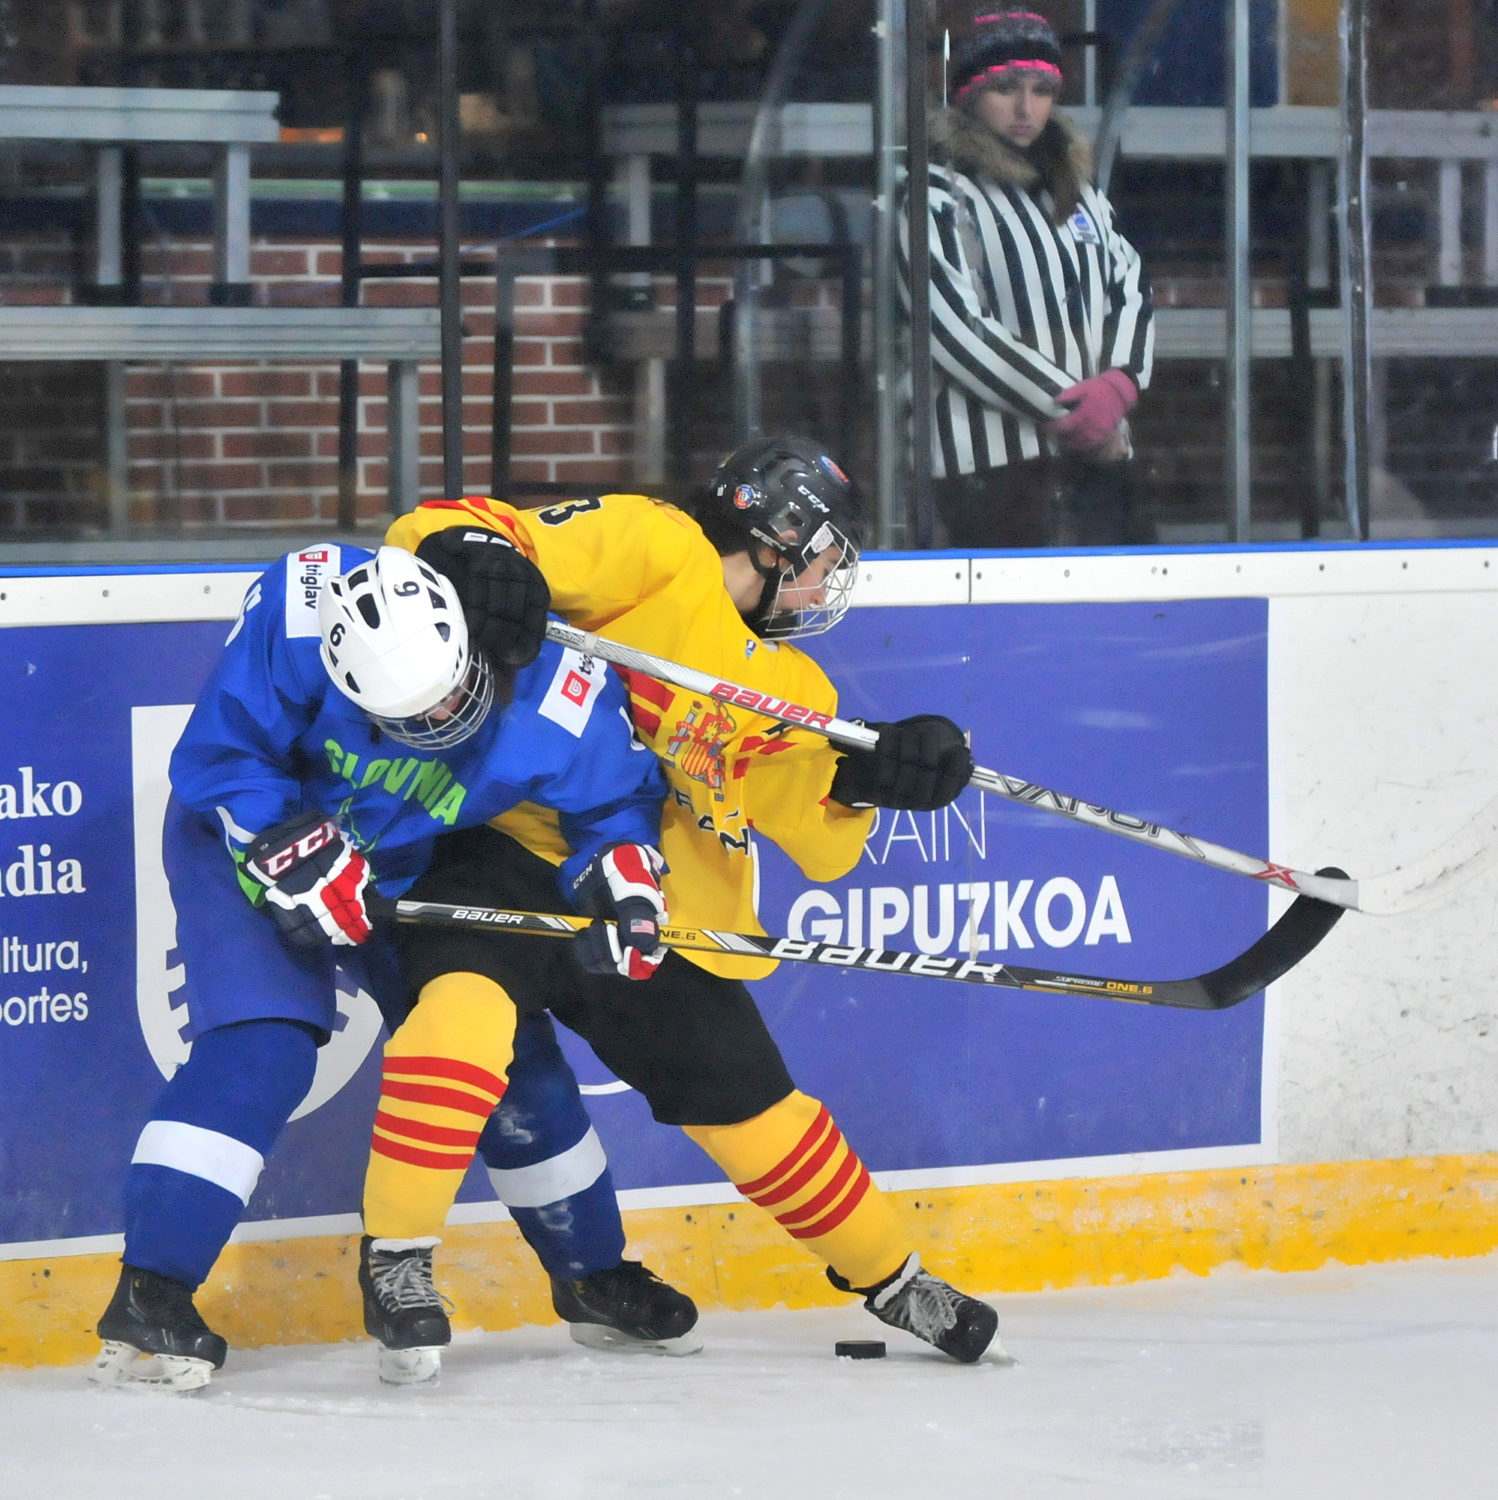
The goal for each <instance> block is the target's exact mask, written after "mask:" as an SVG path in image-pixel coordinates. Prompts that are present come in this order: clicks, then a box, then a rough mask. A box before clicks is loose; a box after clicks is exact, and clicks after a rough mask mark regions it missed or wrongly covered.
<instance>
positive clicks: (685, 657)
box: [386, 495, 873, 979]
mask: <svg viewBox="0 0 1498 1500" xmlns="http://www.w3.org/2000/svg"><path fill="white" fill-rule="evenodd" d="M459 525H461V526H482V527H486V528H489V529H492V530H496V531H500V532H502V533H504V534H505V535H506V536H508V537H509V538H510V539H511V540H512V541H514V542H515V543H516V544H517V545H518V546H519V547H520V548H521V549H522V550H523V551H524V552H525V553H526V555H527V556H529V557H530V558H531V559H532V560H533V561H534V562H535V564H536V566H537V567H539V568H540V570H541V572H542V573H543V574H544V575H545V577H546V581H547V583H548V585H549V586H550V588H551V606H552V609H553V610H554V611H555V612H556V613H557V614H559V615H561V616H563V617H564V618H565V619H566V620H567V621H568V622H569V623H571V624H573V625H576V626H578V627H579V628H581V629H583V630H589V631H596V632H597V633H598V634H599V635H603V636H606V637H607V638H608V639H610V640H616V641H619V642H621V643H623V644H624V645H627V646H634V647H636V648H638V649H639V650H642V651H648V652H650V653H651V654H652V655H655V656H662V657H666V658H667V659H669V660H671V661H677V662H681V663H683V664H684V665H686V666H690V667H694V668H696V669H697V670H698V671H700V672H706V673H710V674H711V675H712V676H713V677H715V678H722V679H724V680H726V681H729V682H739V683H743V684H744V685H745V686H747V687H750V688H753V689H756V690H757V691H760V692H763V693H765V694H767V695H771V696H774V697H783V698H788V699H790V700H791V701H792V702H795V703H804V704H807V705H809V706H810V707H813V708H815V709H817V710H818V711H820V712H823V713H828V714H832V713H835V712H836V711H837V692H836V690H835V689H834V688H833V686H832V684H831V682H830V681H828V679H827V675H826V674H825V673H824V672H823V671H822V669H821V668H820V667H819V666H818V665H817V664H816V663H815V662H814V661H813V660H812V659H811V658H810V657H809V656H807V655H806V654H805V653H804V652H802V651H799V650H797V649H796V648H795V647H794V646H791V645H788V644H783V643H782V644H778V645H777V644H775V643H773V642H766V641H762V640H761V639H760V638H759V637H758V636H757V635H755V633H754V632H753V631H752V630H751V629H750V628H749V627H748V626H747V625H746V624H745V623H744V621H743V619H742V617H741V616H740V615H739V612H738V610H737V608H736V607H735V605H734V602H733V599H732V597H731V596H730V595H729V593H728V590H727V589H726V588H725V587H724V583H723V568H722V563H721V561H720V559H719V557H718V553H717V551H716V549H715V548H714V547H713V545H712V543H711V542H709V541H708V539H707V538H706V536H704V535H703V532H702V528H701V527H700V526H698V524H697V523H696V521H694V520H693V519H692V518H691V517H690V516H688V515H687V514H686V513H685V512H684V511H681V510H679V509H677V508H676V507H675V506H673V505H668V504H666V503H665V502H663V501H659V500H653V499H651V498H649V497H648V496H645V495H603V496H600V497H598V498H594V499H587V500H565V501H562V502H560V503H558V504H556V505H549V506H545V507H543V508H541V509H538V510H520V509H518V508H516V507H515V506H512V505H509V504H507V503H506V502H504V501H501V500H491V499H485V498H481V497H476V496H468V497H466V498H464V499H462V500H435V501H429V502H428V503H427V504H425V505H421V506H418V507H417V509H416V510H414V511H412V512H410V513H409V514H407V515H403V516H398V517H397V518H396V520H395V522H394V524H393V525H392V526H391V527H390V530H389V532H388V533H387V535H386V541H387V542H389V543H391V544H393V545H395V546H400V547H405V548H407V549H409V550H412V551H414V550H415V549H416V547H418V546H419V545H420V543H421V541H422V539H423V538H424V537H426V536H429V535H430V534H431V533H432V532H434V531H439V530H442V529H444V528H445V527H449V526H459ZM625 675H626V677H627V679H628V682H629V688H630V700H631V709H632V712H633V715H634V721H635V728H636V731H637V733H638V735H639V737H640V738H641V739H642V740H643V741H644V742H645V743H646V744H647V745H648V746H649V747H650V748H651V749H652V750H653V751H654V752H655V754H656V755H657V756H658V757H659V758H660V760H661V762H662V765H663V768H664V770H665V772H666V779H667V782H668V784H669V791H668V792H667V797H666V805H665V808H664V809H663V813H662V819H661V852H662V854H664V855H665V857H666V861H667V864H668V865H669V867H670V869H669V873H668V874H667V875H666V878H665V882H664V887H665V894H666V901H667V905H668V908H669V911H670V920H671V921H672V922H673V923H676V924H679V925H681V926H687V927H709V928H718V929H722V930H727V931H735V932H754V933H762V932H763V931H764V928H763V927H762V926H761V925H760V922H759V915H758V911H757V905H758V894H759V878H758V860H757V854H756V851H755V846H754V841H755V837H756V836H760V837H764V838H768V839H770V840H772V841H773V842H774V843H776V844H778V845H779V846H780V848H781V849H783V850H784V851H785V853H786V854H788V855H789V856H790V857H791V859H793V860H794V861H795V862H796V864H797V866H798V867H799V868H800V870H801V871H802V873H803V874H804V875H806V876H807V878H808V879H810V880H814V881H822V880H835V879H837V878H838V877H839V876H841V875H845V874H846V873H847V872H848V871H849V870H850V869H852V867H853V866H854V864H856V863H857V861H858V856H859V854H860V852H861V851H862V849H863V845H864V841H865V839H866V838H867V837H868V833H869V829H870V826H871V824H872V821H873V813H872V811H870V810H864V811H855V810H853V809H851V808H846V807H843V806H842V805H841V804H839V803H836V802H831V801H829V800H828V798H827V791H828V788H829V787H830V786H831V784H832V775H833V771H834V769H835V766H836V762H837V757H838V755H839V753H840V752H839V751H838V749H837V748H836V747H835V746H833V745H831V744H830V743H829V742H828V741H826V740H824V739H822V738H821V737H820V736H818V735H813V734H811V733H809V732H808V731H806V730H797V729H793V728H790V727H788V726H786V725H782V724H778V723H777V722H776V721H775V720H773V719H767V718H765V717H764V716H763V715H760V714H755V713H752V712H749V711H747V710H745V709H743V708H740V707H738V706H737V705H733V706H729V705H725V704H723V703H720V702H718V701H717V700H716V699H704V698H703V697H701V696H700V695H698V694H695V693H690V692H687V691H686V690H685V689H682V688H676V687H671V686H668V685H667V684H665V683H661V682H658V681H657V680H656V679H655V678H653V677H645V676H642V675H641V674H639V673H633V672H630V673H626V674H625ZM495 826H496V827H498V828H501V829H503V830H504V831H505V832H506V833H509V834H511V835H512V836H513V837H515V838H517V839H519V840H520V841H521V842H522V843H523V844H525V845H526V847H527V848H530V849H533V850H534V851H535V852H536V853H538V854H541V855H544V856H545V857H546V858H548V859H550V860H552V861H553V862H559V861H560V860H561V859H562V857H563V856H564V855H565V853H566V852H567V851H566V846H565V844H563V843H562V841H561V837H560V833H559V831H558V830H557V827H556V821H555V815H554V814H549V813H547V812H545V811H544V810H542V809H540V808H530V807H526V808H519V809H516V810H515V811H513V812H511V813H507V814H505V816H504V817H503V818H501V819H498V820H497V821H496V824H495ZM682 956H683V957H684V958H688V959H690V960H691V961H692V962H693V963H695V964H698V965H699V966H700V967H702V968H704V969H707V970H709V971H710V972H712V973H715V974H721V975H725V976H727V977H730V978H735V979H760V978H763V977H764V976H765V975H766V974H768V973H770V972H771V971H772V970H773V969H774V968H775V964H774V962H773V961H772V960H766V959H754V958H744V957H740V956H737V955H731V954H717V953H711V954H709V953H683V955H682Z"/></svg>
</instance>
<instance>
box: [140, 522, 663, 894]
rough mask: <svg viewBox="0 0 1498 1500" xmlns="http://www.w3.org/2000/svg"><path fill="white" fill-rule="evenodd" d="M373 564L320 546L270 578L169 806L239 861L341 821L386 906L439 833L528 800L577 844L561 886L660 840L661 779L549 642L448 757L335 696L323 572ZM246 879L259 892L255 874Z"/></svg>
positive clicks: (182, 750)
mask: <svg viewBox="0 0 1498 1500" xmlns="http://www.w3.org/2000/svg"><path fill="white" fill-rule="evenodd" d="M372 555H373V554H371V553H370V552H369V551H367V550H366V549H364V548H362V547H338V546H333V545H324V546H316V547H310V548H306V549H304V550H303V551H300V552H293V553H289V554H288V555H287V556H286V557H285V558H283V559H282V560H281V561H280V562H278V563H276V564H275V565H273V566H272V567H271V568H269V569H268V570H267V571H266V572H265V573H263V574H261V576H260V577H259V578H258V579H257V580H256V581H255V582H254V583H253V584H251V585H250V588H249V590H248V592H247V593H246V594H245V599H244V604H243V606H242V608H241V610H240V615H239V619H238V620H237V621H236V622H235V625H234V628H233V629H232V630H231V631H230V632H229V637H228V640H227V641H226V642H225V644H224V650H223V654H222V656H221V657H220V658H219V662H218V665H217V667H216V668H215V670H214V672H213V675H212V676H211V677H210V679H209V681H208V685H207V687H206V688H205V689H204V691H203V694H202V696H201V697H200V698H199V699H198V703H197V706H196V707H195V708H194V709H193V712H192V716H191V718H190V719H189V720H188V723H187V727H186V729H185V730H184V731H183V734H182V738H181V740H179V741H178V744H177V747H176V749H175V750H174V751H173V753H172V758H171V770H170V776H171V785H172V792H173V795H174V797H175V798H176V799H177V801H178V802H179V803H181V804H182V805H183V806H185V807H187V808H189V809H191V810H192V811H194V812H196V813H199V814H202V815H204V816H205V817H208V818H213V819H216V820H217V823H218V824H219V825H220V826H221V827H222V830H223V834H224V837H225V840H226V843H227V845H228V849H229V853H230V855H231V856H232V857H233V858H234V859H235V862H236V865H239V866H241V867H242V863H243V858H244V849H245V847H246V846H247V845H248V844H249V843H250V841H251V840H253V839H254V838H255V837H256V836H257V835H259V834H261V833H263V832H265V831H266V830H267V829H268V828H272V827H274V826H275V825H276V824H278V823H281V822H284V821H285V820H286V819H287V818H290V817H293V816H295V815H296V814H298V813H301V812H306V811H312V810H317V811H321V812H325V813H328V814H330V815H332V816H333V817H334V818H335V819H336V821H337V823H338V826H339V827H340V828H341V829H342V830H343V832H344V834H345V835H346V836H347V837H348V839H349V841H350V842H351V843H353V844H354V845H355V846H356V847H358V848H359V849H361V850H363V852H364V855H365V857H366V858H367V859H368V860H369V863H370V867H371V870H372V873H373V876H374V879H375V882H376V884H377V885H378V887H379V889H380V890H381V891H382V892H383V893H384V894H385V895H387V896H392V897H393V896H399V895H400V894H401V893H402V892H404V891H405V890H406V889H408V888H409V886H410V885H411V883H412V882H413V881H414V880H415V879H416V877H417V876H418V875H419V874H420V873H421V872H422V870H423V869H424V868H425V867H426V864H427V862H428V859H429V858H430V854H431V846H432V841H433V840H434V839H435V838H436V837H437V836H438V835H439V834H442V833H446V832H449V831H451V830H453V829H458V828H471V827H474V826H476V825H478V824H481V823H487V822H488V821H489V820H490V819H491V818H494V817H496V816H497V815H498V814H500V813H502V812H505V811H507V810H509V809H510V808H512V807H515V806H517V805H518V804H521V803H535V804H538V805H540V806H542V807H549V808H553V809H555V810H556V812H557V813H558V815H559V818H560V823H561V831H562V834H563V837H564V838H565V839H566V841H567V843H568V845H569V846H570V848H571V850H572V853H571V856H570V857H569V858H568V859H567V860H566V861H565V862H564V864H563V866H562V888H563V890H564V891H567V890H569V889H570V886H571V882H572V878H573V877H574V876H575V875H576V874H577V873H578V872H579V871H580V870H581V869H582V867H583V865H585V864H586V863H587V861H588V860H589V859H591V858H592V857H593V855H594V854H596V853H598V852H599V851H600V850H601V849H603V848H606V847H607V846H608V845H610V844H616V843H646V844H658V843H659V841H660V806H661V799H662V797H663V795H664V793H665V781H664V778H663V776H662V774H661V771H660V768H659V765H658V763H657V761H656V758H655V756H654V755H652V754H650V753H649V752H648V751H647V750H645V749H644V748H643V747H642V746H641V745H640V744H639V743H638V742H637V741H636V740H635V739H634V738H633V733H632V729H631V725H630V719H629V712H628V706H627V697H626V694H625V691H624V688H623V686H622V684H621V683H620V681H619V680H618V678H616V677H615V676H614V674H613V673H611V672H610V671H609V670H608V669H607V667H605V666H604V664H603V663H601V662H599V661H595V660H592V659H586V658H583V657H581V656H579V655H578V654H577V653H576V652H575V651H570V650H565V649H564V648H562V647H560V646H557V645H554V644H552V643H550V642H548V643H546V645H544V646H543V647H542V650H541V654H540V656H539V657H537V659H536V660H535V661H534V662H532V663H531V664H530V665H529V666H528V667H523V668H521V669H520V671H519V672H518V673H517V674H516V677H515V683H514V691H513V694H512V696H511V697H510V699H509V701H508V702H507V703H504V704H500V703H498V702H496V704H495V706H494V708H493V709H491V710H490V712H489V715H488V717H487V718H486V719H485V720H484V722H483V724H482V725H480V727H479V729H478V730H477V731H476V732H475V733H474V734H473V735H472V736H470V737H469V738H468V739H466V740H464V741H463V742H462V743H461V744H459V745H456V746H453V747H451V748H449V749H445V750H441V751H430V750H416V749H412V748H411V747H410V746H407V745H402V744H399V743H397V742H396V741H394V740H391V739H389V738H387V737H386V736H385V735H384V734H383V733H381V731H380V730H379V729H378V728H377V727H376V725H375V724H374V723H373V722H372V721H371V720H370V719H369V718H368V717H367V716H366V715H365V714H364V713H363V712H362V711H361V710H360V709H359V708H358V707H356V706H355V705H354V704H353V703H351V702H350V701H349V700H348V699H347V698H345V697H344V696H343V694H342V693H340V692H339V691H338V689H337V688H336V687H335V686H334V685H333V682H332V680H331V679H330V678H329V676H328V674H327V672H326V671H325V670H324V668H323V665H322V661H321V659H320V657H319V655H318V645H319V640H320V637H319V632H318V625H317V606H318V600H319V599H320V597H321V595H322V590H323V587H324V585H325V583H326V582H327V580H328V579H330V578H333V577H335V576H336V575H338V574H339V573H343V572H347V571H348V570H349V569H351V568H354V567H357V566H358V565H359V564H360V563H362V562H367V561H368V560H369V558H370V557H371V556H372ZM241 883H242V884H243V885H244V887H245V890H246V894H247V895H249V896H251V898H252V899H257V898H258V897H259V895H260V894H261V890H260V886H259V884H258V883H257V882H255V881H252V880H250V879H249V877H248V876H243V875H242V876H241Z"/></svg>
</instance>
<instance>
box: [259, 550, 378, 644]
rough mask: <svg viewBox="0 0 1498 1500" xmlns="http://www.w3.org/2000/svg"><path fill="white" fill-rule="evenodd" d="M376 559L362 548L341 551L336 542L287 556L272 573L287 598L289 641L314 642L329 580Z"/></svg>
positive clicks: (284, 616)
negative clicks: (320, 604) (309, 639)
mask: <svg viewBox="0 0 1498 1500" xmlns="http://www.w3.org/2000/svg"><path fill="white" fill-rule="evenodd" d="M373 556H374V554H373V553H372V552H369V551H367V550H366V549H365V548H363V547H340V546H339V545H338V544H337V543H335V542H320V543H318V544H317V545H315V546H312V547H304V548H302V549H301V550H300V551H297V552H288V553H287V554H286V556H285V557H284V558H283V559H282V560H281V564H280V566H279V568H274V569H272V570H271V571H272V574H273V575H274V576H275V577H276V579H277V582H278V583H279V584H280V587H281V589H282V590H283V591H284V594H285V599H284V603H283V606H282V611H283V619H284V622H285V632H286V639H287V640H289V641H295V640H305V639H308V638H311V639H314V640H315V639H316V638H317V635H318V628H317V606H318V603H319V601H320V600H321V599H322V594H323V590H324V588H326V587H327V583H328V580H329V579H330V578H336V577H337V576H338V575H339V574H340V573H344V572H347V571H348V570H349V569H350V568H356V567H358V565H359V564H360V563H361V562H368V561H369V559H370V558H371V557H373ZM272 597H273V596H272Z"/></svg>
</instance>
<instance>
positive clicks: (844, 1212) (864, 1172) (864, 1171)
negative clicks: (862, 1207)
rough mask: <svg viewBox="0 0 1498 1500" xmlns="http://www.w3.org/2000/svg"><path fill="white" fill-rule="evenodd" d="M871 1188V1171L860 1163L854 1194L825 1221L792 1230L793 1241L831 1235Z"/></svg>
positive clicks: (839, 1205) (844, 1200)
mask: <svg viewBox="0 0 1498 1500" xmlns="http://www.w3.org/2000/svg"><path fill="white" fill-rule="evenodd" d="M869 1186H870V1182H869V1169H868V1168H867V1167H866V1166H864V1164H863V1163H862V1162H859V1164H858V1180H857V1181H856V1182H855V1183H854V1184H853V1190H852V1192H850V1193H849V1194H848V1196H847V1197H846V1198H844V1199H843V1201H842V1202H841V1203H839V1204H838V1206H837V1207H836V1208H835V1209H833V1210H832V1212H831V1213H830V1214H828V1215H827V1217H826V1218H825V1219H818V1220H817V1222H816V1223H815V1224H808V1225H807V1226H806V1228H805V1229H792V1230H791V1231H790V1234H791V1237H792V1239H798V1240H815V1239H819V1238H820V1237H821V1236H822V1235H824V1234H831V1233H832V1231H833V1230H834V1229H836V1228H837V1226H838V1225H839V1224H841V1223H842V1222H843V1220H844V1219H846V1218H847V1217H848V1215H849V1214H851V1213H852V1212H853V1210H854V1209H855V1208H857V1207H858V1205H859V1204H860V1203H862V1202H863V1196H864V1194H865V1193H867V1192H868V1190H869Z"/></svg>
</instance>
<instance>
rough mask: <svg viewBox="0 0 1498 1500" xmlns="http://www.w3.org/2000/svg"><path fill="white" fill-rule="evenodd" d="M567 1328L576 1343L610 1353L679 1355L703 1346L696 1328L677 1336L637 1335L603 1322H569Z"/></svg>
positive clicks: (695, 1350)
mask: <svg viewBox="0 0 1498 1500" xmlns="http://www.w3.org/2000/svg"><path fill="white" fill-rule="evenodd" d="M567 1332H568V1333H570V1334H571V1335H572V1342H573V1343H574V1344H581V1345H583V1347H584V1348H586V1349H603V1350H606V1351H607V1352H608V1353H610V1354H668V1355H671V1356H673V1357H678V1358H679V1357H680V1356H681V1355H683V1354H697V1353H698V1352H700V1350H701V1349H702V1335H701V1334H700V1333H698V1332H697V1330H696V1329H695V1328H689V1329H687V1331H686V1332H685V1333H683V1334H678V1335H677V1337H676V1338H674V1339H637V1338H635V1337H633V1335H631V1334H628V1333H621V1332H620V1331H619V1330H618V1329H617V1328H609V1327H607V1326H606V1325H605V1324H603V1323H569V1324H568V1325H567Z"/></svg>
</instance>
